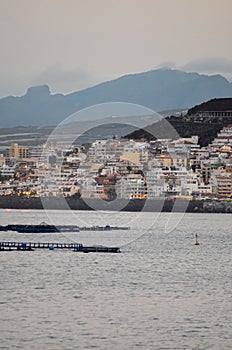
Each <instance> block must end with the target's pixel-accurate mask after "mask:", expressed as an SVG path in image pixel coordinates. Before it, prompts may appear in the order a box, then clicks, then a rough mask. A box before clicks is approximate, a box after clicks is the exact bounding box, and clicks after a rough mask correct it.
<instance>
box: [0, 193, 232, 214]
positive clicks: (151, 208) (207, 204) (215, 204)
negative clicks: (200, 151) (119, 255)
mask: <svg viewBox="0 0 232 350" xmlns="http://www.w3.org/2000/svg"><path fill="white" fill-rule="evenodd" d="M0 208H2V209H6V208H9V209H44V208H45V209H56V210H66V209H67V210H68V209H72V210H113V211H132V212H133V211H138V212H139V211H146V212H171V211H173V212H189V213H232V202H219V201H203V200H187V199H177V200H171V199H166V200H163V199H157V200H138V199H137V200H136V199H133V200H129V201H127V200H121V199H120V200H116V201H114V203H113V202H107V201H103V200H98V199H88V201H84V200H83V199H82V198H75V197H68V198H63V197H62V198H59V197H47V198H43V199H42V200H41V198H38V197H30V198H27V197H15V196H0Z"/></svg>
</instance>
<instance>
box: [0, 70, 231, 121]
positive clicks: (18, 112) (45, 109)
mask: <svg viewBox="0 0 232 350" xmlns="http://www.w3.org/2000/svg"><path fill="white" fill-rule="evenodd" d="M231 96H232V83H230V82H229V81H228V80H227V79H226V78H224V77H223V76H221V75H203V74H198V73H187V72H183V71H180V70H173V69H156V70H152V71H148V72H144V73H138V74H129V75H125V76H122V77H120V78H118V79H114V80H111V81H107V82H104V83H101V84H98V85H96V86H93V87H90V88H87V89H84V90H81V91H78V92H73V93H71V94H67V95H63V94H51V92H50V89H49V87H48V86H47V85H42V86H35V87H30V88H29V89H28V90H27V92H26V94H25V95H24V96H20V97H15V96H8V97H4V98H2V99H0V118H1V123H0V126H1V127H15V126H18V125H21V126H26V125H37V126H45V125H57V124H58V123H60V122H61V121H62V120H63V119H64V118H66V117H67V116H69V115H70V114H72V113H74V112H76V111H78V110H81V109H83V108H85V107H88V106H91V105H95V104H99V103H106V102H127V103H135V104H139V105H142V106H145V107H149V108H151V109H152V110H154V111H163V110H174V109H188V108H191V107H193V106H194V105H196V104H199V103H202V102H204V101H206V100H209V99H212V98H215V97H231ZM93 118H94V116H93Z"/></svg>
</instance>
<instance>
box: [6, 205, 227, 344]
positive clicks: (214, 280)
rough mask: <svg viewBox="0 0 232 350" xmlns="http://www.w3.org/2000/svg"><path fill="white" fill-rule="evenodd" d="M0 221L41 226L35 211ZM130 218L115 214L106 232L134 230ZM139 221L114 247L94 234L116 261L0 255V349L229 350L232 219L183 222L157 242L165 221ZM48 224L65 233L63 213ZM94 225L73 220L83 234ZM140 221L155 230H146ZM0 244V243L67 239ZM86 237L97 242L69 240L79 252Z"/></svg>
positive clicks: (52, 254) (192, 217) (87, 217)
mask: <svg viewBox="0 0 232 350" xmlns="http://www.w3.org/2000/svg"><path fill="white" fill-rule="evenodd" d="M0 214H1V224H2V225H5V224H8V223H16V222H17V223H28V220H29V219H30V223H37V224H38V223H40V222H41V221H48V218H47V220H46V217H45V214H44V212H42V211H41V212H40V211H8V212H7V211H0ZM133 215H134V213H117V215H115V216H113V217H112V222H110V224H123V225H125V222H126V220H127V222H128V221H130V222H135V221H134V217H133ZM142 215H143V217H142V219H143V220H141V219H140V224H139V223H138V221H136V225H134V226H133V225H131V226H132V229H131V230H130V231H129V232H127V231H124V232H120V233H119V235H120V237H115V236H116V235H118V232H117V231H115V232H110V234H111V237H110V238H109V237H108V234H109V232H103V233H102V232H101V235H102V236H101V239H99V241H103V242H107V243H115V242H117V240H118V241H119V242H120V243H121V245H123V249H122V254H83V253H74V252H72V251H58V250H57V251H42V250H41V251H39V250H38V251H34V252H20V251H19V252H0V259H1V286H0V288H1V292H0V293H1V294H0V295H1V298H0V331H1V342H0V349H25V350H29V349H30V350H31V349H35V350H38V349H49V350H50V349H51V350H53V349H54V350H59V349H70V350H71V349H91V348H96V349H101V350H102V349H107V350H108V349H126V350H127V349H136V348H141V349H162V350H164V349H178V350H180V349H215V350H216V349H218V350H219V349H220V350H224V349H231V334H232V326H231V324H232V322H231V321H232V319H231V308H232V292H231V291H232V282H231V281H232V276H231V275H232V261H231V240H232V238H231V220H232V217H231V216H230V215H224V214H219V215H217V214H186V215H185V216H184V218H182V220H181V221H180V222H179V224H178V226H177V227H175V228H174V229H173V230H172V231H171V232H170V231H169V232H168V233H165V228H164V227H165V223H166V221H167V218H168V217H167V215H168V214H167V213H163V214H160V215H159V218H156V219H155V220H153V218H152V217H151V216H152V215H153V214H152V213H143V214H142ZM174 215H178V214H174ZM53 216H54V220H56V221H57V223H59V224H69V222H68V223H67V222H66V221H65V217H67V214H66V213H65V212H53ZM96 217H97V213H94V212H93V213H90V212H82V213H80V215H79V219H80V220H82V222H83V221H85V222H86V223H89V224H91V223H93V222H92V221H93V220H94V219H95V220H96ZM9 220H10V222H9ZM70 220H71V219H70V218H69V221H70ZM101 220H103V221H104V215H103V216H102V218H101ZM145 221H150V222H152V221H154V224H153V227H151V225H150V224H149V225H145V223H144V222H145ZM95 224H99V222H98V223H95ZM103 224H105V222H103ZM139 225H140V226H139ZM140 231H143V233H144V234H143V235H142V236H141V232H140ZM138 232H140V235H139V234H138ZM196 232H197V233H198V237H199V242H200V245H199V246H195V245H194V243H195V233H196ZM0 234H1V241H2V240H20V241H25V240H27V241H29V240H37V241H42V240H43V241H51V240H52V241H57V240H58V239H59V240H62V241H68V240H69V239H71V234H70V235H69V236H65V235H57V234H52V235H51V234H49V235H46V234H43V235H41V234H39V238H38V236H37V237H36V238H35V236H34V235H31V234H25V235H22V234H18V233H12V232H1V233H0ZM93 234H94V235H95V238H96V240H97V239H98V236H97V237H96V235H98V234H99V233H96V232H95V233H92V236H89V237H85V235H86V232H83V233H81V236H80V234H76V235H77V237H74V239H78V240H79V241H80V242H81V243H84V240H86V241H88V240H92V239H94V237H93ZM133 235H134V237H135V238H137V239H136V240H134V241H133ZM104 240H105V241H104Z"/></svg>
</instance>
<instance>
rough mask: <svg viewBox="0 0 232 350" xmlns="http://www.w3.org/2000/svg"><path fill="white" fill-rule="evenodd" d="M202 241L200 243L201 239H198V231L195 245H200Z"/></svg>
mask: <svg viewBox="0 0 232 350" xmlns="http://www.w3.org/2000/svg"><path fill="white" fill-rule="evenodd" d="M199 244H200V243H199V241H198V235H197V233H196V242H195V245H199Z"/></svg>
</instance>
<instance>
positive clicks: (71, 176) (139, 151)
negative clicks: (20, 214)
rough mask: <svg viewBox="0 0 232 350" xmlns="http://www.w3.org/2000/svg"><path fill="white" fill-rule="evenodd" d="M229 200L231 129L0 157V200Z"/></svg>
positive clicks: (21, 150) (22, 150)
mask: <svg viewBox="0 0 232 350" xmlns="http://www.w3.org/2000/svg"><path fill="white" fill-rule="evenodd" d="M61 195H62V196H65V197H77V198H80V197H81V198H83V199H85V198H95V199H96V198H99V199H103V200H106V201H111V200H114V199H115V198H118V199H130V200H133V199H157V198H165V199H166V198H170V199H173V198H188V199H199V200H201V199H202V200H203V199H214V200H221V201H231V199H232V125H231V124H229V125H227V126H225V127H223V128H222V129H221V130H220V132H219V133H218V134H217V136H216V137H215V139H214V140H213V141H212V142H211V143H210V144H208V145H207V146H205V147H201V146H200V145H199V139H198V136H195V135H192V136H191V137H188V138H179V139H175V140H172V139H156V140H151V141H147V140H145V139H143V140H133V139H128V138H116V137H114V138H112V139H97V140H93V141H91V142H87V143H85V144H81V145H78V144H77V145H71V146H70V147H69V148H68V149H62V148H60V147H58V146H57V145H56V144H52V145H48V144H46V145H45V144H42V145H37V146H33V147H25V146H22V145H19V144H17V143H12V144H11V146H10V147H7V148H6V149H5V150H4V151H3V152H2V153H1V154H0V196H1V197H4V196H8V197H9V196H17V197H51V196H55V197H57V196H61Z"/></svg>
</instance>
